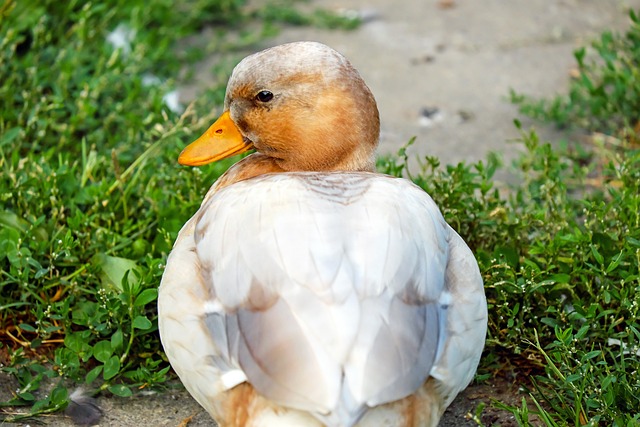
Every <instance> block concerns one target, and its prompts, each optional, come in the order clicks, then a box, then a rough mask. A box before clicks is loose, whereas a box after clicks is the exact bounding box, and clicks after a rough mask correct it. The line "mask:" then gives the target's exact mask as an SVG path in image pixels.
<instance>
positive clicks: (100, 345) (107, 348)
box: [93, 340, 113, 363]
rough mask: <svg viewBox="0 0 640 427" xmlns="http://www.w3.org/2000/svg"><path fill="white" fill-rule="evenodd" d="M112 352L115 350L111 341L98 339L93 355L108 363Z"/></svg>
mask: <svg viewBox="0 0 640 427" xmlns="http://www.w3.org/2000/svg"><path fill="white" fill-rule="evenodd" d="M112 354H113V350H112V349H111V342H109V341H104V340H103V341H98V342H97V343H96V345H94V346H93V357H95V358H96V360H98V361H100V362H102V363H106V361H107V360H109V358H110V357H111V355H112Z"/></svg>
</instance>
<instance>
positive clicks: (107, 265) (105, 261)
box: [91, 253, 138, 292]
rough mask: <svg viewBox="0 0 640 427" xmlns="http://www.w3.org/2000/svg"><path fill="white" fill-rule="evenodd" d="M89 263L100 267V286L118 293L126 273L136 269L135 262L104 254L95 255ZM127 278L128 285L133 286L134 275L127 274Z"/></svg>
mask: <svg viewBox="0 0 640 427" xmlns="http://www.w3.org/2000/svg"><path fill="white" fill-rule="evenodd" d="M91 261H92V263H93V264H94V265H97V266H98V267H100V270H101V274H100V279H101V280H102V284H103V285H104V286H106V287H115V288H116V289H117V290H118V291H120V292H122V280H123V279H124V278H125V275H127V272H128V271H130V270H133V269H136V268H138V264H137V263H136V262H135V261H132V260H130V259H126V258H120V257H115V256H110V255H107V254H105V253H99V254H96V255H95V256H94V257H93V258H92V260H91ZM127 278H128V280H129V282H128V283H129V284H130V285H133V284H135V281H134V275H131V274H129V275H128V276H127Z"/></svg>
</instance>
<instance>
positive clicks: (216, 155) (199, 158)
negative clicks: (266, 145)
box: [178, 111, 253, 166]
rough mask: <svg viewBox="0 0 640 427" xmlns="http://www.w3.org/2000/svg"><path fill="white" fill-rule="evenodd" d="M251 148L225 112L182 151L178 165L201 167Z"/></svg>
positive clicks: (251, 145)
mask: <svg viewBox="0 0 640 427" xmlns="http://www.w3.org/2000/svg"><path fill="white" fill-rule="evenodd" d="M252 148H253V144H251V142H250V141H248V140H246V139H244V138H243V137H242V134H241V133H240V131H239V130H238V127H237V126H236V124H235V123H233V120H231V115H230V114H229V111H225V112H224V113H223V114H222V115H221V116H220V118H218V120H216V122H215V123H214V124H213V125H211V127H210V128H209V129H207V131H206V132H205V133H204V135H202V136H201V137H200V138H198V139H196V140H195V141H194V142H192V143H191V144H189V145H187V147H186V148H185V149H184V150H182V153H180V156H179V157H178V163H180V164H181V165H185V166H201V165H206V164H207V163H211V162H215V161H217V160H221V159H224V158H227V157H231V156H235V155H236V154H240V153H244V152H245V151H249V150H251V149H252Z"/></svg>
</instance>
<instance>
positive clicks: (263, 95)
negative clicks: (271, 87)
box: [256, 90, 273, 102]
mask: <svg viewBox="0 0 640 427" xmlns="http://www.w3.org/2000/svg"><path fill="white" fill-rule="evenodd" d="M256 99H257V100H258V101H260V102H269V101H271V100H272V99H273V93H271V92H269V91H268V90H261V91H260V92H258V94H257V95H256Z"/></svg>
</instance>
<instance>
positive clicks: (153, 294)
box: [133, 288, 158, 307]
mask: <svg viewBox="0 0 640 427" xmlns="http://www.w3.org/2000/svg"><path fill="white" fill-rule="evenodd" d="M157 298H158V290H157V289H155V288H152V289H145V290H144V291H142V292H140V295H138V296H137V297H136V300H135V302H134V303H133V305H134V306H136V307H143V306H145V305H147V304H149V303H150V302H151V301H155V300H156V299H157Z"/></svg>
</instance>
